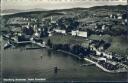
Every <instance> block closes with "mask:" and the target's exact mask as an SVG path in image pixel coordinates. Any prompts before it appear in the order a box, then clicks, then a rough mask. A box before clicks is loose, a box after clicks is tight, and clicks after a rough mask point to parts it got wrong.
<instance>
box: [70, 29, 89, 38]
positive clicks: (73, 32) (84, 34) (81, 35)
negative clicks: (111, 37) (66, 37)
mask: <svg viewBox="0 0 128 83" xmlns="http://www.w3.org/2000/svg"><path fill="white" fill-rule="evenodd" d="M71 34H72V35H73V36H80V37H87V32H84V31H78V30H76V31H72V32H71Z"/></svg>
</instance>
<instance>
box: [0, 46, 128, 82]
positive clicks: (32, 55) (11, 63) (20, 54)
mask: <svg viewBox="0 0 128 83" xmlns="http://www.w3.org/2000/svg"><path fill="white" fill-rule="evenodd" d="M2 61H3V65H2V68H3V77H4V78H45V79H46V81H72V80H73V81H86V82H88V81H89V82H90V81H91V82H93V81H128V80H127V74H128V73H117V74H111V73H107V72H104V71H102V70H101V69H99V68H98V67H96V66H80V65H82V64H86V63H87V62H86V61H82V60H79V59H77V58H76V57H73V56H71V55H68V54H65V53H61V52H56V51H53V50H48V49H45V48H44V49H33V50H25V49H24V48H17V49H13V48H9V49H6V50H4V53H3V58H2ZM56 66H57V67H58V68H60V69H61V70H59V71H58V73H55V72H54V67H56Z"/></svg>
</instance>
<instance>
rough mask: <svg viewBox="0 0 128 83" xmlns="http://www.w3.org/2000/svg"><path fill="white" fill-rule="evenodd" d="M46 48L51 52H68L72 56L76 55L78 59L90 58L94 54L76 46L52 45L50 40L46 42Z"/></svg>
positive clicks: (87, 49) (88, 49)
mask: <svg viewBox="0 0 128 83" xmlns="http://www.w3.org/2000/svg"><path fill="white" fill-rule="evenodd" d="M47 46H48V47H50V48H52V49H53V50H62V51H66V52H70V53H72V54H74V55H77V56H78V57H80V58H84V57H85V56H90V55H94V54H95V52H94V51H91V50H90V48H85V47H82V46H80V45H78V44H76V45H71V44H53V43H52V42H51V40H50V39H49V40H48V41H47Z"/></svg>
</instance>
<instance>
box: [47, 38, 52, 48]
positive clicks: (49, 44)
mask: <svg viewBox="0 0 128 83" xmlns="http://www.w3.org/2000/svg"><path fill="white" fill-rule="evenodd" d="M47 45H48V46H49V47H50V48H51V47H52V42H51V40H50V39H48V41H47Z"/></svg>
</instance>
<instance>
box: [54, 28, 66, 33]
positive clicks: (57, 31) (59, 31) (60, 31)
mask: <svg viewBox="0 0 128 83" xmlns="http://www.w3.org/2000/svg"><path fill="white" fill-rule="evenodd" d="M54 32H56V33H61V34H66V30H60V29H54Z"/></svg>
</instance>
